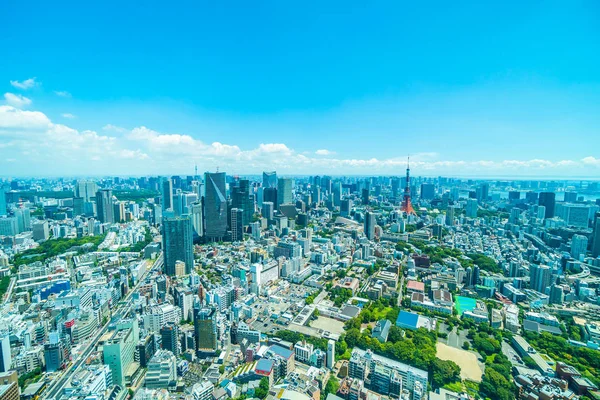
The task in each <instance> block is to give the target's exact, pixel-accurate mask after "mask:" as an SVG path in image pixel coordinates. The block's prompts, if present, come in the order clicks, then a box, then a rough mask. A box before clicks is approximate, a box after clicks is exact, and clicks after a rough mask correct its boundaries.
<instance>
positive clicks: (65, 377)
mask: <svg viewBox="0 0 600 400" xmlns="http://www.w3.org/2000/svg"><path fill="white" fill-rule="evenodd" d="M162 264H163V256H162V254H161V255H160V257H159V258H158V259H157V260H156V262H154V264H153V265H152V268H150V269H148V271H146V273H145V274H144V276H143V277H142V279H140V280H138V282H137V283H136V285H135V286H134V287H133V288H132V289H131V290H130V291H129V293H127V295H126V296H125V299H123V300H122V301H121V304H120V305H119V307H118V308H117V310H116V311H115V313H114V314H113V317H112V318H111V319H110V320H109V321H108V322H107V323H106V324H104V326H103V327H102V329H100V330H99V331H98V333H97V334H96V335H95V336H94V337H93V338H92V339H91V340H89V341H88V345H87V347H86V348H85V349H84V350H83V351H82V352H81V354H80V355H79V358H78V360H77V361H75V362H74V363H72V364H70V365H69V366H68V367H67V369H66V370H65V371H64V373H63V374H62V375H61V376H60V378H58V379H57V380H55V381H53V382H52V383H51V384H50V386H49V387H48V388H47V389H46V391H45V392H44V394H43V396H42V399H47V400H50V399H55V398H56V396H57V395H58V394H59V393H61V391H62V390H63V389H64V388H65V386H66V385H67V383H69V381H70V380H71V377H72V376H74V375H75V374H76V373H77V371H78V370H79V368H80V367H81V366H82V364H83V363H84V362H85V360H86V359H87V358H88V357H89V356H90V354H92V352H93V351H94V349H95V347H96V343H97V342H98V340H99V339H100V338H101V337H102V335H104V334H105V333H106V331H107V330H108V326H109V325H110V323H111V322H112V321H118V320H119V319H120V318H122V317H124V316H126V315H127V314H128V313H129V311H130V309H131V295H132V294H133V293H134V292H135V291H136V290H137V288H138V287H139V285H140V284H141V283H142V282H143V281H144V280H145V279H146V276H147V275H148V274H149V273H150V272H151V271H156V270H157V269H159V268H162Z"/></svg>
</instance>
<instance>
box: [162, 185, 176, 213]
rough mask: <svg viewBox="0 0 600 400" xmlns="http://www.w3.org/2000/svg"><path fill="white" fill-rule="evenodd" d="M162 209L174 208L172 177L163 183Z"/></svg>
mask: <svg viewBox="0 0 600 400" xmlns="http://www.w3.org/2000/svg"><path fill="white" fill-rule="evenodd" d="M160 194H161V201H162V203H161V204H162V210H163V211H165V210H172V209H173V181H172V180H171V179H170V178H167V179H165V180H164V181H163V182H162V185H161V193H160Z"/></svg>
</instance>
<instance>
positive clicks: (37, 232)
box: [33, 220, 50, 242]
mask: <svg viewBox="0 0 600 400" xmlns="http://www.w3.org/2000/svg"><path fill="white" fill-rule="evenodd" d="M49 237H50V229H49V227H48V221H46V220H43V221H39V222H37V223H35V224H33V240H35V241H36V242H38V241H40V240H48V238H49Z"/></svg>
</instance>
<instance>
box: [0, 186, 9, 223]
mask: <svg viewBox="0 0 600 400" xmlns="http://www.w3.org/2000/svg"><path fill="white" fill-rule="evenodd" d="M6 215H7V208H6V189H5V188H4V187H3V186H2V184H0V217H4V216H6Z"/></svg>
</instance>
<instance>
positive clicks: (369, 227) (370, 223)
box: [364, 211, 377, 240]
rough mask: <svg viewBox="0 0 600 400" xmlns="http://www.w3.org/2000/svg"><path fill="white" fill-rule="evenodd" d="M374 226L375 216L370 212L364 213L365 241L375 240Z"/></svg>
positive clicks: (375, 222)
mask: <svg viewBox="0 0 600 400" xmlns="http://www.w3.org/2000/svg"><path fill="white" fill-rule="evenodd" d="M375 225H377V219H376V218H375V214H373V212H371V211H367V212H366V213H365V227H364V230H365V235H366V236H367V239H369V240H373V239H374V238H375Z"/></svg>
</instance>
